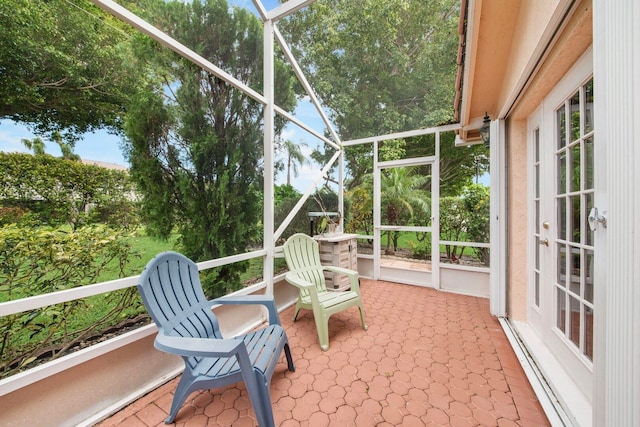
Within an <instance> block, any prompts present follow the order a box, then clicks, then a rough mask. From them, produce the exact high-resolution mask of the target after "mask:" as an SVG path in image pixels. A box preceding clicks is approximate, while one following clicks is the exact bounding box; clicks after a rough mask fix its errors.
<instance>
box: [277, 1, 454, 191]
mask: <svg viewBox="0 0 640 427" xmlns="http://www.w3.org/2000/svg"><path fill="white" fill-rule="evenodd" d="M459 3H460V2H459V1H457V0H433V1H431V0H430V1H424V0H412V1H406V0H387V1H384V2H382V1H377V0H358V1H344V0H327V1H322V2H316V3H313V4H312V5H310V6H309V7H307V8H305V9H303V10H301V11H300V12H298V13H296V14H295V15H294V16H292V17H291V18H289V19H288V21H287V22H286V23H283V25H282V32H283V33H284V34H285V37H286V38H287V40H288V42H289V43H290V44H291V45H292V50H293V51H294V52H295V54H296V56H297V57H298V58H299V61H300V63H301V64H302V66H303V68H304V69H305V71H306V72H307V74H308V75H309V76H311V78H310V81H311V82H312V84H313V86H314V89H315V90H316V91H317V92H318V94H319V97H320V98H321V99H322V101H323V103H324V105H325V106H327V107H328V109H329V111H330V118H331V120H332V121H333V123H334V124H335V126H336V127H337V130H338V133H339V134H340V136H341V138H342V139H343V140H348V139H354V138H360V137H368V136H374V135H382V134H387V133H391V132H398V131H402V130H411V129H418V128H423V127H428V126H434V125H437V124H442V123H446V122H449V121H451V120H452V119H453V99H454V87H455V85H454V83H455V77H456V70H457V65H456V52H457V43H458V33H457V27H458V17H459ZM330 151H331V150H330ZM330 154H331V153H327V156H329V155H330ZM325 158H326V156H325ZM368 158H370V153H369V150H368V147H366V146H356V147H350V149H349V150H348V151H347V153H346V163H347V167H348V170H349V172H350V174H351V177H352V179H351V183H350V184H349V186H350V188H353V187H354V186H356V185H359V184H360V183H361V182H362V179H363V177H364V176H366V175H367V174H368V173H369V172H370V171H371V169H370V168H368V167H369V164H368V162H367V161H366V160H367V159H368Z"/></svg>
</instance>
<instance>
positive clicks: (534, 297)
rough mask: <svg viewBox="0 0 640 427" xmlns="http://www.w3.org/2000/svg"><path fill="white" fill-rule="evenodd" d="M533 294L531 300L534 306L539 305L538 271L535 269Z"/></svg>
mask: <svg viewBox="0 0 640 427" xmlns="http://www.w3.org/2000/svg"><path fill="white" fill-rule="evenodd" d="M534 281H535V283H534V290H533V292H534V294H533V301H534V304H535V305H536V307H540V272H538V271H536V272H535V274H534Z"/></svg>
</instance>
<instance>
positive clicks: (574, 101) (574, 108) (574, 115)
mask: <svg viewBox="0 0 640 427" xmlns="http://www.w3.org/2000/svg"><path fill="white" fill-rule="evenodd" d="M569 108H570V110H571V128H570V135H571V141H570V142H573V141H576V140H577V139H578V138H580V91H577V92H576V93H574V94H573V96H572V97H571V100H570V101H569Z"/></svg>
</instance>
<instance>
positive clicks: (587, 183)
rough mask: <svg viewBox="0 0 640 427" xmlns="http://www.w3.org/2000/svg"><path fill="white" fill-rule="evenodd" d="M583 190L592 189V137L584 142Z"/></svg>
mask: <svg viewBox="0 0 640 427" xmlns="http://www.w3.org/2000/svg"><path fill="white" fill-rule="evenodd" d="M583 174H584V189H585V190H590V189H592V188H593V136H591V137H589V138H587V139H585V140H584V167H583Z"/></svg>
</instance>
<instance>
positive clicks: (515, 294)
mask: <svg viewBox="0 0 640 427" xmlns="http://www.w3.org/2000/svg"><path fill="white" fill-rule="evenodd" d="M507 141H508V147H507V163H508V165H509V169H508V171H507V182H508V183H509V185H508V192H509V197H508V206H507V212H508V216H509V219H508V221H509V230H510V232H509V234H508V238H507V265H508V274H507V284H508V292H507V315H508V316H509V317H510V318H512V319H514V320H522V321H524V320H526V318H527V273H528V269H527V247H528V240H527V236H528V233H526V230H527V221H528V215H527V207H528V206H527V121H526V120H509V121H508V125H507Z"/></svg>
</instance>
